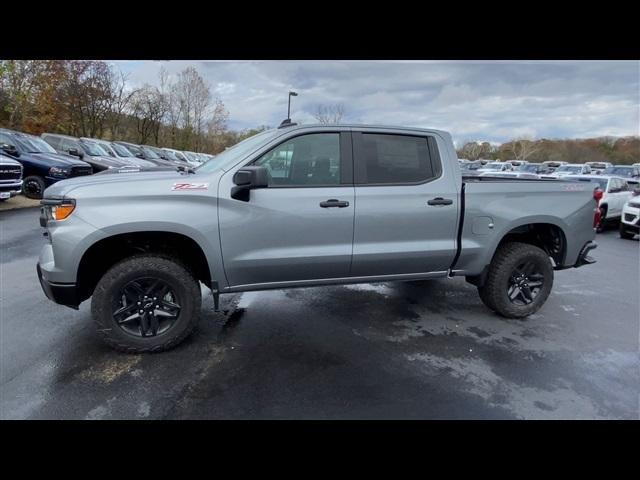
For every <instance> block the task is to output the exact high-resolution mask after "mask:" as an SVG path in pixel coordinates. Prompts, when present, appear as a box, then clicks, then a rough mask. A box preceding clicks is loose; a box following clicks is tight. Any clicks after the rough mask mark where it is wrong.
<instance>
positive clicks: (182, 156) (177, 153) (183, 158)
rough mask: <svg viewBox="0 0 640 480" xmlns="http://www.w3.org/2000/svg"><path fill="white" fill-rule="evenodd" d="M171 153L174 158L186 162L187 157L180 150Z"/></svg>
mask: <svg viewBox="0 0 640 480" xmlns="http://www.w3.org/2000/svg"><path fill="white" fill-rule="evenodd" d="M173 154H174V155H175V156H176V158H177V159H178V160H180V161H181V162H186V161H187V157H185V156H184V155H183V154H182V153H181V152H173Z"/></svg>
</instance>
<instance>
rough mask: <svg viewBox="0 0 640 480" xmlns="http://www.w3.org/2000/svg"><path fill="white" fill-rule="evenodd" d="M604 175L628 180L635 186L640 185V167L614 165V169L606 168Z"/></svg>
mask: <svg viewBox="0 0 640 480" xmlns="http://www.w3.org/2000/svg"><path fill="white" fill-rule="evenodd" d="M602 174H603V175H613V176H616V177H623V178H626V179H627V182H629V183H631V184H633V185H638V184H640V166H637V167H634V166H633V165H614V166H612V167H608V168H605V169H604V171H603V172H602Z"/></svg>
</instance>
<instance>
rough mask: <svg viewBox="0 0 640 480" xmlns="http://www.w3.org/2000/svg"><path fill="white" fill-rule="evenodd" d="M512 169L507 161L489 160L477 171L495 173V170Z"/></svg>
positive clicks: (508, 170) (507, 170) (505, 170)
mask: <svg viewBox="0 0 640 480" xmlns="http://www.w3.org/2000/svg"><path fill="white" fill-rule="evenodd" d="M511 170H513V165H511V164H510V163H509V162H489V163H487V164H485V165H483V166H482V167H481V168H480V169H479V170H478V172H479V173H481V174H482V173H495V172H510V171H511Z"/></svg>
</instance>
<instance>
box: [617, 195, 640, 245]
mask: <svg viewBox="0 0 640 480" xmlns="http://www.w3.org/2000/svg"><path fill="white" fill-rule="evenodd" d="M637 233H640V191H639V192H638V193H634V194H633V197H631V198H630V199H629V201H628V202H627V203H625V204H624V207H622V217H620V238H626V239H632V238H633V236H634V235H635V234H637Z"/></svg>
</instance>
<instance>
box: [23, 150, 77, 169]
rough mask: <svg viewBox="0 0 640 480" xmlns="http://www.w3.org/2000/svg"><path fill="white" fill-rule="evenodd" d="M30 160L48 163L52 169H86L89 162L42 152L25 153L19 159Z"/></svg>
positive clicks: (69, 156)
mask: <svg viewBox="0 0 640 480" xmlns="http://www.w3.org/2000/svg"><path fill="white" fill-rule="evenodd" d="M23 156H24V158H25V159H28V158H29V157H31V158H33V159H35V160H40V161H43V162H46V163H47V164H48V165H51V166H52V167H73V166H76V167H86V166H87V165H88V164H87V162H83V161H82V160H80V159H78V158H76V157H72V156H71V155H63V154H61V153H49V152H40V153H23V154H22V155H20V157H18V160H20V159H21V158H23Z"/></svg>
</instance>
